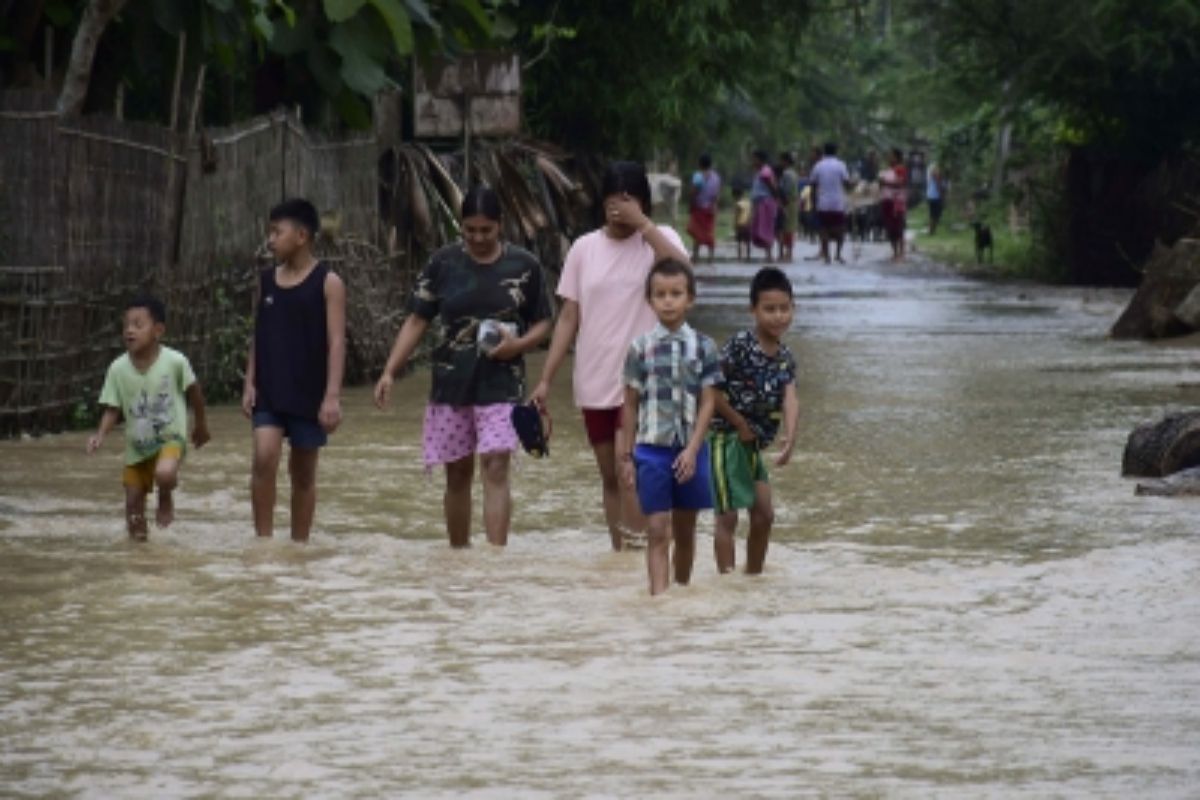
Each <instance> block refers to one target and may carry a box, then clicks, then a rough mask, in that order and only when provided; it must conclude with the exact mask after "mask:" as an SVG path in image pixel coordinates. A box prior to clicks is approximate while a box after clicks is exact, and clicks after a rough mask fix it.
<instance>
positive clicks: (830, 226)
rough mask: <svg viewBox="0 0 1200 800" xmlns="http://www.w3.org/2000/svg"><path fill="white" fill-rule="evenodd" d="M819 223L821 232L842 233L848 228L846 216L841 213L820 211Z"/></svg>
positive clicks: (818, 215) (818, 213)
mask: <svg viewBox="0 0 1200 800" xmlns="http://www.w3.org/2000/svg"><path fill="white" fill-rule="evenodd" d="M817 222H819V223H820V225H821V230H826V231H840V230H842V229H843V228H845V227H846V215H845V214H843V213H842V212H841V211H818V212H817Z"/></svg>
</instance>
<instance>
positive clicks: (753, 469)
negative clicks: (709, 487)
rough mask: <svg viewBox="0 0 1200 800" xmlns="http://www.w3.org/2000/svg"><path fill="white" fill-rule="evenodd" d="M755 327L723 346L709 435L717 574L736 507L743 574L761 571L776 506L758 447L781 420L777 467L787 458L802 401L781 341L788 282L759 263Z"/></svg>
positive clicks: (725, 567)
mask: <svg viewBox="0 0 1200 800" xmlns="http://www.w3.org/2000/svg"><path fill="white" fill-rule="evenodd" d="M750 311H751V313H752V314H753V315H754V328H753V329H748V330H743V331H739V332H738V333H736V334H734V335H733V336H732V337H731V338H730V340H729V341H728V342H726V343H725V346H724V347H723V348H721V369H722V371H723V372H724V373H725V392H724V394H722V393H718V394H717V398H716V416H715V417H714V418H713V422H712V428H711V430H710V432H709V435H708V444H709V449H710V451H711V453H712V476H713V495H714V498H713V499H714V511H715V515H716V530H715V532H714V535H713V551H714V554H715V555H716V559H717V570H718V571H719V572H730V571H732V570H733V567H734V545H733V538H734V532H735V531H736V530H737V522H738V509H742V508H748V509H750V535H749V537H748V538H747V539H746V572H747V573H748V574H752V575H755V574H758V573H760V572H762V569H763V561H764V560H765V559H766V557H767V543H768V541H769V540H770V537H771V525H772V523H773V522H774V520H775V510H774V508H773V507H772V504H771V484H770V483H769V482H768V476H767V467H766V464H764V463H763V451H765V450H766V449H767V448H768V447H769V446H770V444H771V440H773V439H774V438H775V434H776V432H777V431H778V430H779V423H780V417H781V416H782V418H783V428H784V433H783V438H782V439H781V440H780V449H779V453H778V454H777V455H776V456H775V466H777V467H782V466H784V465H785V464H787V463H788V460H789V459H790V458H791V456H792V448H793V447H794V446H795V444H796V426H797V424H798V423H799V420H800V402H799V400H798V399H797V397H796V360H795V359H794V358H793V357H792V353H791V351H790V350H788V346H787V345H786V344H784V343H783V336H784V335H785V334H786V333H787V331H788V329H789V328H790V327H791V325H792V314H793V311H794V306H793V302H792V284H791V281H789V280H788V278H787V275H785V274H784V273H783V271H782V270H779V269H777V268H775V267H763V268H762V269H761V270H759V271H758V273H757V274H756V275H755V276H754V279H753V280H752V281H751V282H750Z"/></svg>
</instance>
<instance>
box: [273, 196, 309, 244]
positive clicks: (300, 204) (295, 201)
mask: <svg viewBox="0 0 1200 800" xmlns="http://www.w3.org/2000/svg"><path fill="white" fill-rule="evenodd" d="M270 220H271V222H279V221H280V220H287V221H288V222H294V223H296V224H297V225H299V226H300V227H302V228H306V229H307V230H308V235H309V236H312V237H315V236H316V235H317V234H318V233H320V231H321V217H320V215H318V214H317V207H316V206H314V205H313V204H312V203H310V202H308V201H307V200H305V199H304V198H303V197H292V198H289V199H287V200H284V201H283V202H282V203H280V204H279V205H277V206H275V207H274V208H272V209H271V216H270Z"/></svg>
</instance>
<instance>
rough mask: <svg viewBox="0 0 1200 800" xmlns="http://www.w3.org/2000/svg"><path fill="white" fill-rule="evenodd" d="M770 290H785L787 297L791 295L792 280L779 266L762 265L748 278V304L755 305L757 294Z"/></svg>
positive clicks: (756, 303)
mask: <svg viewBox="0 0 1200 800" xmlns="http://www.w3.org/2000/svg"><path fill="white" fill-rule="evenodd" d="M771 291H779V292H786V293H787V296H788V298H791V297H792V282H791V281H790V280H788V276H787V275H786V274H784V272H783V270H781V269H780V268H779V267H763V268H762V269H760V270H759V271H758V272H756V273H754V277H753V278H752V279H751V280H750V305H751V306H757V305H758V296H759V295H760V294H762V293H763V292H771Z"/></svg>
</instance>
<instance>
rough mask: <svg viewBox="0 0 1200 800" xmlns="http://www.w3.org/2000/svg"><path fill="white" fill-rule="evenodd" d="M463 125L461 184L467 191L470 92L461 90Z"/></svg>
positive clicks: (469, 156) (469, 170)
mask: <svg viewBox="0 0 1200 800" xmlns="http://www.w3.org/2000/svg"><path fill="white" fill-rule="evenodd" d="M462 110H463V111H462V126H463V186H464V188H465V189H467V190H468V191H469V190H470V188H471V93H470V92H467V91H464V92H463V102H462Z"/></svg>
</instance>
